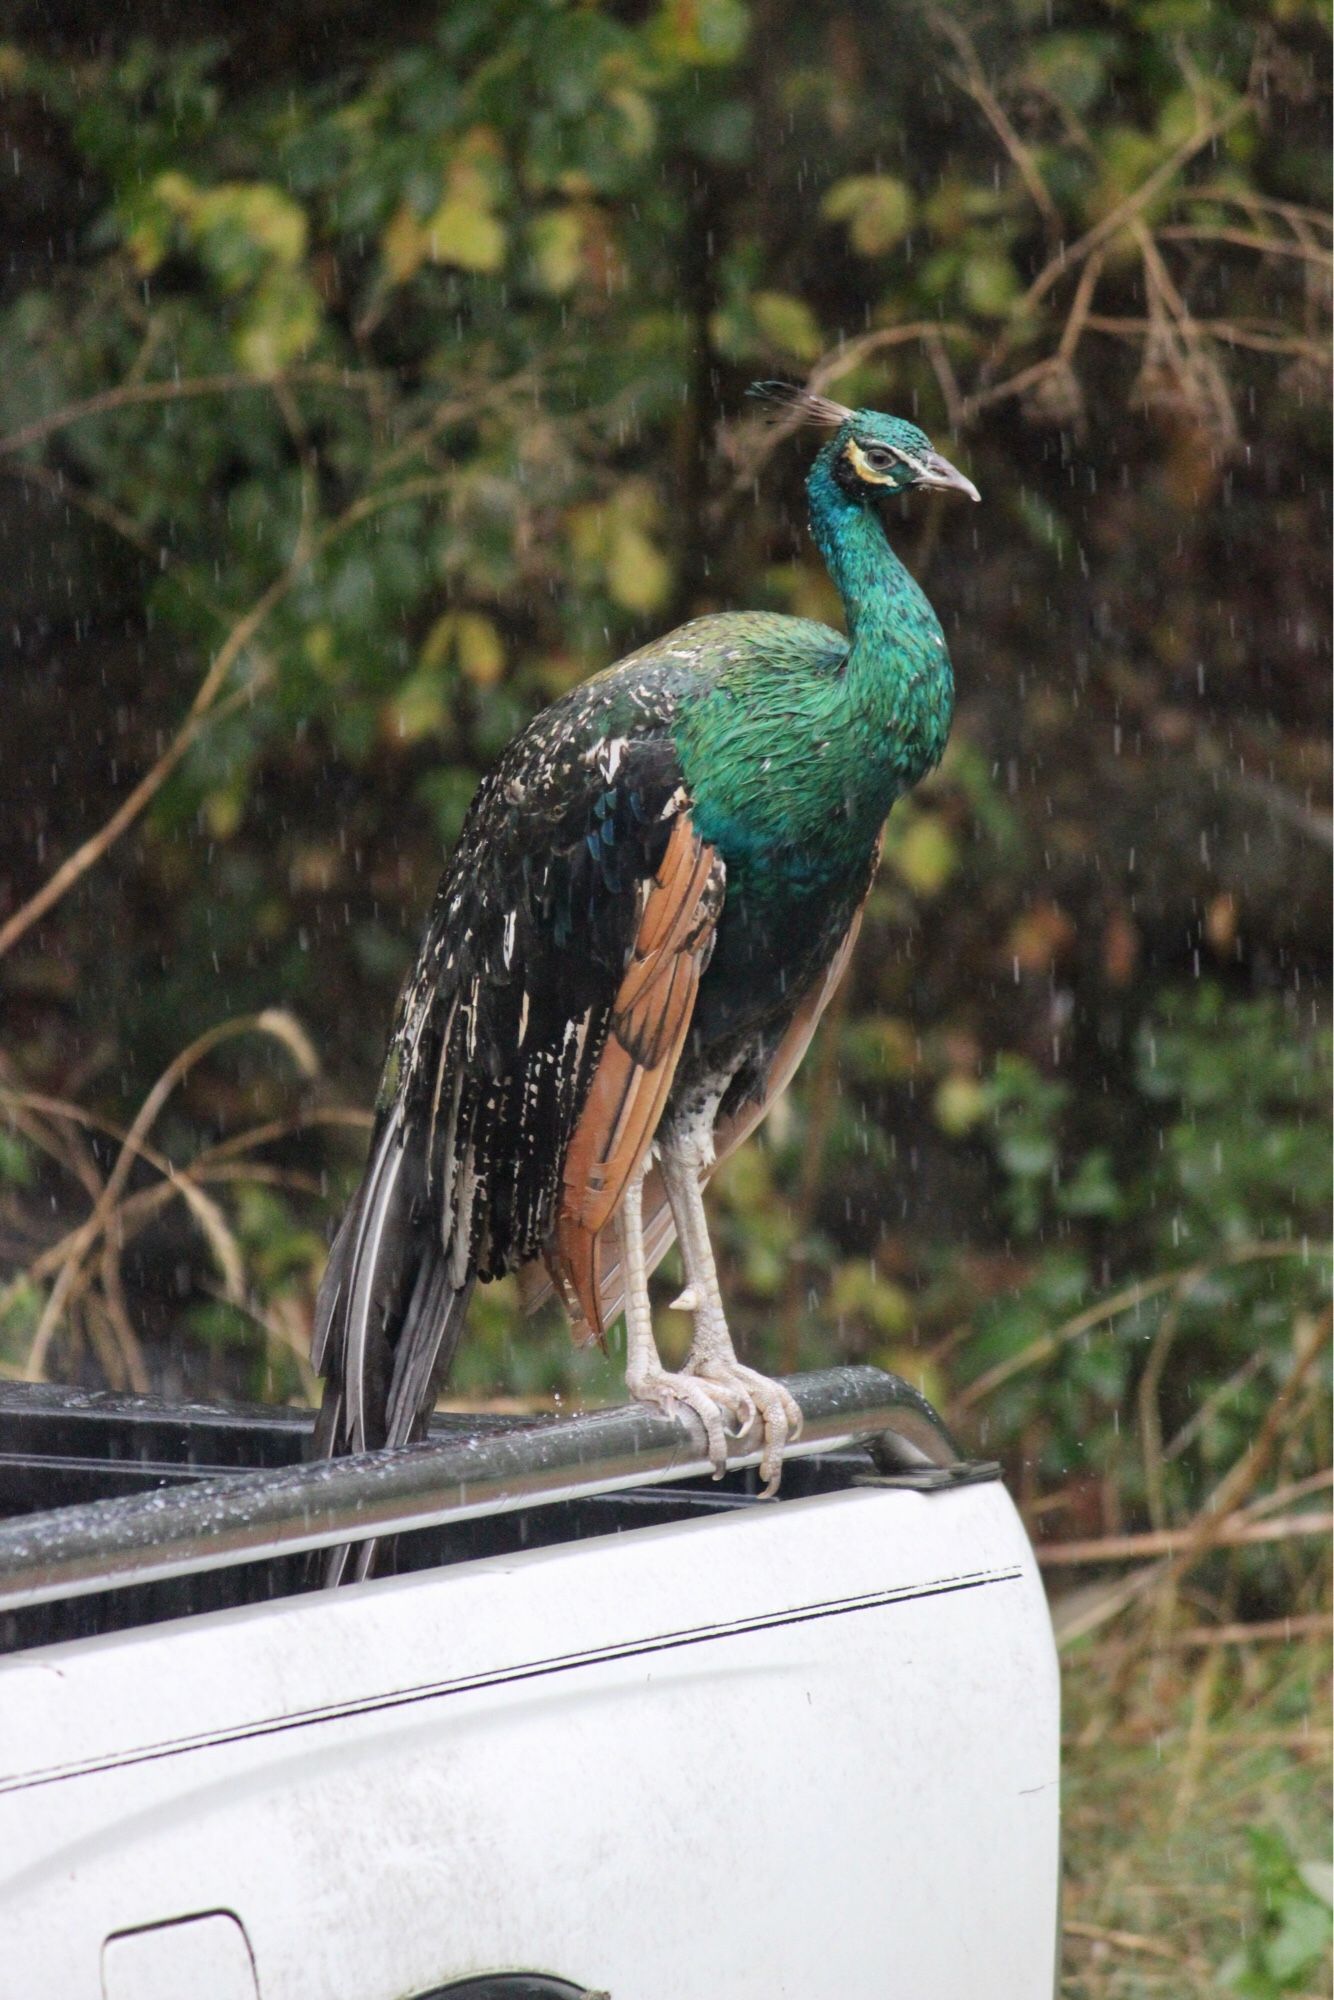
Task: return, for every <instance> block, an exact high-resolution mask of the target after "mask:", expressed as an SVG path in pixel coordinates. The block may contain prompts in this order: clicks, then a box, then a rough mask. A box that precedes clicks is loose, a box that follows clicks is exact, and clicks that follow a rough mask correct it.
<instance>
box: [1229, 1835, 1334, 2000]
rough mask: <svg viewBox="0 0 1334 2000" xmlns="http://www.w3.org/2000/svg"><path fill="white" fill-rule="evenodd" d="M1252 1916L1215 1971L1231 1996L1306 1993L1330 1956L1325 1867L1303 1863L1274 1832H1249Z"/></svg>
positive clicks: (1275, 1997) (1254, 1999)
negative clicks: (1241, 1937) (1242, 1937)
mask: <svg viewBox="0 0 1334 2000" xmlns="http://www.w3.org/2000/svg"><path fill="white" fill-rule="evenodd" d="M1250 1849H1251V1880H1252V1896H1253V1913H1252V1915H1251V1916H1250V1919H1249V1921H1248V1922H1247V1923H1246V1925H1245V1929H1246V1931H1247V1933H1248V1935H1247V1938H1246V1942H1245V1944H1244V1945H1242V1947H1241V1948H1240V1950H1239V1951H1237V1952H1235V1953H1234V1954H1233V1955H1232V1957H1231V1958H1229V1959H1228V1960H1227V1962H1226V1963H1225V1964H1224V1965H1222V1966H1220V1968H1219V1975H1218V1976H1219V1978H1220V1980H1221V1981H1222V1983H1223V1985H1224V1986H1225V1987H1226V1988H1227V1990H1228V1992H1229V1993H1238V1994H1241V1995H1242V1996H1243V2000H1281V1996H1282V1995H1283V1994H1285V1993H1296V1992H1301V1991H1305V1990H1306V1989H1307V1988H1308V1987H1309V1986H1310V1985H1311V1983H1312V1982H1313V1980H1314V1977H1315V1975H1316V1974H1317V1973H1318V1972H1319V1971H1320V1969H1321V1968H1322V1966H1325V1965H1326V1964H1327V1961H1328V1956H1329V1940H1330V1906H1331V1903H1334V1893H1332V1891H1331V1883H1330V1870H1329V1866H1328V1864H1327V1863H1321V1862H1302V1861H1299V1860H1298V1858H1297V1856H1296V1855H1294V1853H1293V1852H1292V1849H1291V1847H1290V1846H1289V1844H1288V1842H1287V1841H1286V1840H1285V1839H1284V1837H1283V1834H1282V1833H1281V1832H1280V1831H1279V1830H1278V1829H1277V1828H1274V1827H1261V1826H1257V1827H1252V1828H1251V1829H1250Z"/></svg>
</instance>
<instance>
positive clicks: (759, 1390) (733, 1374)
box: [686, 1355, 802, 1500]
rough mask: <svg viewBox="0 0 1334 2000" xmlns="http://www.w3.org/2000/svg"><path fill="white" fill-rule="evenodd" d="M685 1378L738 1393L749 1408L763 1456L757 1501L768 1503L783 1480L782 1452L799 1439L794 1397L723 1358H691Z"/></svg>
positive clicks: (798, 1412) (768, 1377) (769, 1378)
mask: <svg viewBox="0 0 1334 2000" xmlns="http://www.w3.org/2000/svg"><path fill="white" fill-rule="evenodd" d="M686 1372H687V1375H688V1376H693V1377H695V1378H696V1379H697V1380H699V1381H704V1382H707V1383H709V1384H710V1386H711V1387H712V1388H714V1389H715V1390H722V1389H728V1390H732V1391H734V1392H739V1393H740V1394H741V1395H742V1396H744V1397H745V1399H746V1401H747V1402H748V1403H749V1404H750V1405H751V1415H752V1417H755V1416H758V1418H759V1420H760V1423H761V1424H762V1425H763V1427H764V1455H763V1457H762V1458H761V1459H760V1477H761V1479H762V1480H763V1481H764V1487H763V1490H762V1491H761V1494H760V1498H761V1500H772V1498H773V1496H774V1494H775V1493H776V1492H777V1491H778V1482H779V1480H780V1479H781V1478H782V1476H783V1448H784V1446H785V1445H788V1444H795V1443H796V1441H797V1439H798V1438H799V1437H800V1436H801V1421H802V1420H801V1408H800V1406H799V1404H798V1403H797V1400H796V1398H795V1397H794V1396H792V1395H790V1394H789V1392H788V1391H787V1390H786V1389H785V1388H784V1387H783V1385H782V1383H781V1382H775V1381H774V1379H773V1377H772V1376H771V1375H761V1374H760V1373H759V1371H758V1370H757V1369H754V1368H747V1367H745V1366H744V1365H743V1364H742V1363H741V1362H740V1361H737V1360H735V1359H731V1358H729V1357H727V1356H724V1355H710V1356H700V1357H698V1358H696V1357H695V1356H693V1355H692V1356H691V1357H690V1359H689V1360H687V1362H686Z"/></svg>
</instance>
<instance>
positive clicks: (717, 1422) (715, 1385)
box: [625, 1367, 795, 1479]
mask: <svg viewBox="0 0 1334 2000" xmlns="http://www.w3.org/2000/svg"><path fill="white" fill-rule="evenodd" d="M760 1379H763V1378H760ZM625 1386H626V1388H627V1389H628V1390H629V1391H630V1394H631V1395H632V1396H633V1397H634V1398H635V1399H636V1401H638V1402H640V1403H653V1404H655V1405H656V1406H657V1408H658V1409H660V1410H661V1411H662V1413H663V1415H664V1416H666V1417H674V1416H675V1415H676V1414H677V1412H678V1411H679V1410H681V1409H687V1410H693V1411H694V1413H695V1415H696V1416H697V1417H698V1418H699V1420H700V1422H701V1423H702V1424H703V1426H704V1437H705V1441H706V1443H707V1446H708V1453H709V1464H710V1465H711V1466H712V1467H713V1476H714V1478H715V1479H721V1478H722V1476H723V1474H724V1473H725V1472H726V1470H727V1439H728V1437H729V1435H730V1436H732V1437H740V1436H741V1434H742V1433H743V1432H744V1431H747V1430H749V1428H750V1426H751V1424H752V1423H753V1422H754V1421H755V1415H756V1408H757V1405H756V1403H755V1400H754V1398H753V1396H752V1395H751V1393H750V1391H749V1390H748V1389H746V1388H744V1387H743V1386H742V1385H741V1384H740V1383H730V1382H727V1381H723V1380H717V1381H715V1380H712V1379H710V1380H707V1381H706V1380H704V1379H703V1378H702V1377H701V1376H699V1375H696V1374H690V1375H674V1374H672V1373H671V1372H670V1371H669V1370H668V1369H666V1368H661V1367H658V1368H654V1367H648V1368H645V1369H643V1370H642V1371H634V1372H631V1373H627V1375H626V1378H625ZM788 1400H789V1401H791V1398H790V1397H789V1399H788ZM794 1407H795V1406H794ZM724 1417H730V1418H731V1420H732V1423H731V1428H730V1431H729V1428H728V1426H727V1425H725V1424H724V1422H723V1419H724ZM766 1434H767V1432H766Z"/></svg>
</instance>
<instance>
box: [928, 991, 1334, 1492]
mask: <svg viewBox="0 0 1334 2000" xmlns="http://www.w3.org/2000/svg"><path fill="white" fill-rule="evenodd" d="M1131 1064H1132V1080H1133V1087H1134V1090H1135V1092H1136V1094H1137V1096H1138V1098H1139V1100H1140V1104H1139V1108H1138V1110H1134V1109H1130V1108H1128V1107H1127V1106H1126V1105H1125V1104H1124V1103H1123V1104H1120V1105H1118V1106H1117V1107H1116V1122H1115V1124H1113V1123H1112V1122H1111V1121H1109V1120H1108V1119H1106V1117H1105V1116H1104V1117H1101V1118H1100V1117H1099V1116H1098V1111H1099V1107H1098V1106H1097V1104H1096V1102H1094V1103H1092V1104H1090V1103H1088V1102H1080V1101H1078V1100H1077V1099H1076V1098H1075V1096H1074V1093H1073V1092H1072V1091H1071V1089H1070V1088H1069V1086H1068V1085H1066V1084H1064V1083H1062V1082H1060V1081H1058V1080H1054V1079H1052V1078H1051V1077H1048V1076H1045V1075H1043V1074H1042V1073H1041V1072H1040V1071H1039V1070H1038V1069H1037V1067H1036V1066H1035V1065H1034V1064H1033V1063H1031V1062H1030V1061H1027V1060H1025V1059H1023V1058H1020V1057H1017V1056H1014V1055H1005V1056H1002V1057H1000V1058H999V1059H998V1061H997V1063H996V1065H995V1068H994V1071H993V1074H992V1076H991V1078H990V1080H989V1081H988V1082H987V1083H986V1084H985V1085H984V1086H982V1087H981V1088H980V1089H978V1090H976V1092H975V1095H974V1098H973V1101H972V1105H971V1107H970V1108H971V1110H972V1118H971V1120H970V1123H971V1125H972V1130H973V1132H974V1134H975V1135H976V1137H977V1138H980V1139H981V1140H982V1141H983V1143H985V1144H986V1145H987V1147H988V1149H989V1150H990V1152H991V1153H992V1155H993V1157H994V1159H995V1162H996V1165H997V1167H998V1168H999V1170H1000V1172H1001V1175H1002V1177H1003V1180H1002V1194H1001V1206H1002V1212H1003V1214H1004V1215H1005V1217H1006V1219H1007V1221H1008V1222H1009V1224H1010V1226H1011V1228H1012V1229H1013V1231H1014V1233H1015V1236H1016V1238H1018V1239H1020V1240H1022V1241H1023V1243H1024V1244H1025V1245H1026V1246H1027V1249H1026V1261H1027V1265H1028V1275H1027V1276H1026V1278H1025V1280H1024V1281H1023V1282H1022V1283H1021V1284H1020V1285H1019V1286H1017V1287H1016V1288H1015V1289H1014V1290H1012V1291H1010V1292H1009V1293H1007V1294H1006V1295H1004V1296H1002V1297H1000V1298H998V1299H996V1300H994V1301H993V1302H991V1303H989V1304H986V1305H983V1306H982V1307H981V1308H980V1310H979V1312H978V1315H977V1332H976V1335H975V1337H974V1339H973V1340H972V1341H970V1343H969V1345H968V1350H967V1366H968V1370H969V1372H970V1374H971V1375H972V1376H974V1377H976V1376H979V1375H981V1374H983V1373H984V1372H985V1371H990V1370H993V1369H995V1370H999V1371H1001V1372H1002V1373H1004V1371H1006V1370H1007V1368H1009V1367H1010V1366H1011V1365H1012V1364H1015V1363H1017V1362H1019V1361H1021V1359H1022V1357H1023V1356H1024V1355H1025V1353H1026V1351H1027V1350H1028V1349H1030V1348H1031V1347H1033V1346H1034V1345H1035V1344H1036V1343H1043V1342H1046V1341H1047V1340H1049V1339H1050V1337H1051V1336H1052V1335H1053V1333H1054V1332H1055V1333H1057V1334H1059V1331H1060V1329H1061V1328H1062V1326H1063V1325H1065V1324H1066V1323H1067V1322H1070V1321H1074V1320H1076V1319H1078V1320H1082V1319H1083V1318H1084V1317H1085V1316H1086V1315H1087V1313H1088V1309H1089V1308H1090V1307H1091V1306H1094V1304H1095V1301H1096V1299H1097V1298H1098V1295H1099V1293H1100V1292H1105V1291H1106V1290H1107V1289H1108V1280H1109V1279H1112V1280H1113V1281H1114V1280H1115V1278H1116V1277H1118V1276H1119V1277H1121V1278H1122V1279H1123V1280H1124V1278H1125V1277H1132V1276H1134V1275H1135V1274H1136V1273H1161V1274H1163V1275H1164V1277H1167V1276H1168V1274H1172V1273H1179V1277H1177V1278H1175V1279H1169V1281H1168V1282H1166V1283H1157V1284H1155V1285H1154V1286H1152V1287H1151V1288H1150V1289H1149V1290H1148V1291H1147V1293H1146V1294H1145V1296H1143V1297H1134V1296H1132V1297H1129V1298H1128V1299H1127V1301H1126V1304H1125V1308H1124V1310H1123V1311H1122V1312H1121V1313H1120V1314H1119V1315H1116V1316H1112V1317H1109V1318H1108V1319H1106V1320H1101V1319H1099V1318H1098V1316H1097V1315H1096V1312H1095V1315H1094V1318H1093V1320H1092V1321H1091V1323H1090V1325H1089V1328H1088V1330H1087V1331H1086V1332H1083V1333H1080V1334H1078V1336H1077V1337H1076V1338H1075V1339H1073V1340H1070V1341H1068V1342H1065V1343H1063V1344H1062V1345H1060V1346H1059V1347H1058V1354H1057V1359H1056V1361H1055V1362H1054V1363H1053V1365H1052V1366H1051V1367H1049V1368H1047V1369H1045V1370H1043V1371H1042V1372H1041V1373H1038V1372H1036V1371H1035V1372H1033V1373H1032V1374H1023V1373H1021V1374H1018V1375H1016V1377H1015V1379H1014V1380H1013V1382H1008V1383H1007V1384H1006V1386H1005V1387H1004V1388H1003V1389H1002V1390H1001V1391H1000V1392H999V1396H998V1399H997V1402H996V1404H995V1405H994V1406H993V1415H994V1417H995V1419H996V1420H997V1421H999V1422H1000V1423H1001V1424H1002V1425H1003V1426H1005V1427H1006V1428H1008V1427H1009V1426H1011V1425H1017V1426H1020V1427H1023V1428H1026V1429H1027V1430H1028V1432H1029V1435H1030V1436H1041V1438H1042V1444H1041V1452H1042V1459H1043V1463H1044V1464H1045V1465H1046V1467H1047V1469H1048V1470H1049V1471H1051V1472H1052V1473H1056V1472H1064V1471H1068V1470H1071V1469H1074V1468H1080V1469H1088V1470H1090V1471H1097V1472H1107V1471H1115V1472H1117V1473H1118V1474H1119V1475H1120V1477H1121V1479H1122V1481H1123V1484H1124V1487H1125V1490H1126V1492H1127V1494H1128V1495H1129V1496H1134V1497H1142V1495H1143V1490H1144V1489H1143V1485H1142V1478H1143V1472H1142V1469H1141V1467H1140V1466H1138V1465H1137V1464H1135V1463H1134V1462H1127V1460H1126V1457H1125V1453H1124V1448H1123V1441H1122V1438H1121V1431H1120V1420H1121V1416H1122V1411H1123V1409H1124V1407H1125V1406H1126V1404H1127V1402H1128V1398H1129V1395H1130V1392H1131V1390H1132V1389H1133V1388H1134V1387H1135V1385H1136V1383H1137V1381H1138V1379H1139V1376H1140V1372H1141V1368H1142V1365H1143V1363H1144V1361H1145V1359H1146V1358H1147V1355H1148V1354H1149V1353H1153V1352H1155V1351H1157V1350H1159V1349H1161V1350H1162V1353H1163V1354H1164V1355H1165V1356H1166V1357H1167V1365H1166V1368H1165V1371H1164V1374H1163V1381H1162V1388H1161V1391H1160V1395H1161V1402H1162V1407H1163V1408H1164V1409H1165V1410H1166V1411H1167V1413H1168V1415H1169V1417H1170V1419H1171V1439H1170V1441H1169V1444H1168V1448H1167V1455H1168V1463H1167V1466H1166V1492H1167V1495H1168V1497H1169V1499H1170V1501H1171V1502H1172V1505H1173V1511H1174V1512H1181V1513H1187V1514H1188V1513H1190V1512H1193V1511H1194V1510H1195V1509H1196V1508H1197V1507H1198V1506H1199V1505H1200V1504H1201V1502H1202V1501H1203V1499H1204V1498H1205V1495H1206V1494H1207V1492H1208V1490H1209V1488H1210V1486H1211V1485H1212V1484H1213V1482H1214V1480H1215V1479H1216V1478H1217V1476H1218V1474H1219V1473H1220V1472H1221V1470H1222V1469H1223V1468H1224V1467H1225V1466H1226V1465H1227V1464H1228V1463H1230V1462H1231V1461H1232V1460H1233V1459H1234V1458H1235V1457H1236V1456H1237V1454H1238V1452H1239V1451H1240V1450H1242V1449H1244V1444H1245V1440H1246V1439H1247V1438H1248V1437H1251V1436H1253V1435H1254V1433H1255V1430H1256V1429H1257V1427H1258V1425H1259V1424H1260V1422H1261V1421H1262V1419H1263V1415H1264V1411H1265V1407H1266V1404H1267V1402H1268V1401H1269V1400H1270V1399H1271V1398H1272V1396H1273V1395H1274V1393H1275V1391H1276V1390H1277V1389H1278V1387H1279V1386H1280V1385H1281V1384H1282V1382H1283V1380H1284V1379H1285V1376H1286V1373H1287V1371H1288V1369H1289V1367H1290V1365H1291V1359H1292V1328H1293V1324H1294V1320H1295V1319H1298V1318H1300V1316H1301V1315H1302V1314H1303V1313H1310V1312H1315V1311H1318V1310H1319V1309H1320V1305H1321V1303H1322V1300H1323V1299H1324V1297H1325V1296H1326V1294H1327V1286H1328V1265H1329V1242H1328V1221H1329V1213H1330V1203H1331V1194H1332V1192H1334V1191H1332V1190H1331V1174H1330V1149H1329V1144H1328V1133H1327V1125H1326V1119H1327V1108H1328V1103H1329V1094H1330V1088H1331V1068H1330V1037H1329V1034H1328V1032H1327V1031H1324V1030H1317V1029H1315V1028H1313V1027H1312V1026H1311V1025H1310V1024H1309V1022H1308V1023H1305V1024H1302V1023H1299V1022H1297V1021H1295V1020H1294V1018H1293V1013H1292V1010H1290V1009H1288V1008H1285V1006H1284V1005H1283V1003H1282V1002H1281V1001H1280V1000H1278V999H1277V998H1276V997H1272V996H1270V997H1266V998H1262V999H1258V1000H1253V1001H1238V1000H1229V999H1227V998H1226V996H1225V995H1224V993H1223V991H1222V990H1221V989H1220V988H1218V987H1217V986H1214V985H1204V986H1201V987H1200V988H1198V989H1196V990H1195V991H1193V992H1192V991H1187V990H1177V991H1173V992H1169V993H1167V994H1165V995H1163V996H1162V998H1161V999H1160V1001H1159V1002H1158V1004H1157V1006H1156V1007H1155V1008H1154V1009H1153V1011H1152V1012H1151V1013H1150V1014H1149V1016H1148V1017H1147V1018H1146V1019H1145V1020H1144V1021H1143V1022H1142V1024H1141V1025H1140V1028H1139V1029H1138V1031H1137V1033H1136V1035H1135V1037H1134V1041H1133V1048H1132V1054H1131ZM956 1129H957V1124H956ZM1100 1266H1101V1278H1100V1280H1095V1273H1098V1272H1099V1267H1100ZM1095 1327H1096V1331H1095V1330H1094V1329H1095ZM1202 1416H1207V1421H1200V1420H1199V1419H1200V1418H1201V1417H1202ZM1312 1444H1314V1440H1312Z"/></svg>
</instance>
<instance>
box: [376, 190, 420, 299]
mask: <svg viewBox="0 0 1334 2000" xmlns="http://www.w3.org/2000/svg"><path fill="white" fill-rule="evenodd" d="M427 248H428V245H427V242H426V231H425V230H424V229H423V228H422V226H421V224H420V222H418V220H417V218H416V216H415V215H414V214H413V212H412V210H411V209H410V208H409V207H408V204H407V203H406V202H404V203H403V205H402V207H401V208H399V209H397V210H396V211H395V213H394V215H393V216H392V217H391V219H390V221H389V224H388V227H387V228H386V230H385V232H384V235H383V236H382V237H381V238H380V254H381V256H382V257H383V258H384V265H385V269H386V271H388V273H389V276H390V278H391V280H392V281H393V283H394V284H396V285H401V284H404V283H406V281H407V280H408V279H409V278H411V277H413V276H414V275H415V273H416V272H417V271H419V270H420V269H421V266H422V265H423V264H424V263H425V261H426V253H427Z"/></svg>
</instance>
